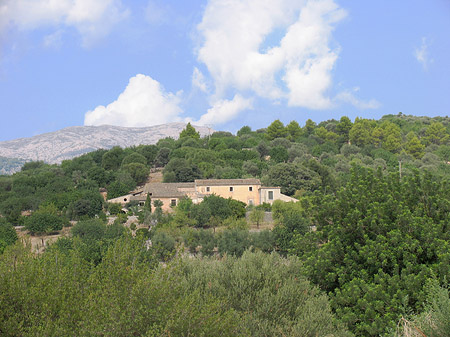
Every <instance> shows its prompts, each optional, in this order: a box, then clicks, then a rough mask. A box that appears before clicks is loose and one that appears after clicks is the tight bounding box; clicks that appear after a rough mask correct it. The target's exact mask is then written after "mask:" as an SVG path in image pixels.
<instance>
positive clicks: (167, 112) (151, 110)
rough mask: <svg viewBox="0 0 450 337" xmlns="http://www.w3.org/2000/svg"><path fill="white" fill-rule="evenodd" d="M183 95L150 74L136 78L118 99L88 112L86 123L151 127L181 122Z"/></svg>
mask: <svg viewBox="0 0 450 337" xmlns="http://www.w3.org/2000/svg"><path fill="white" fill-rule="evenodd" d="M180 95H181V93H178V94H176V95H175V94H173V93H168V92H165V90H164V89H163V88H162V86H161V84H160V83H159V82H158V81H156V80H154V79H152V78H151V77H150V76H146V75H142V74H138V75H136V76H134V77H132V78H130V81H129V83H128V85H127V87H126V88H125V90H124V92H122V93H121V94H120V95H119V97H118V98H117V100H115V101H114V102H112V103H110V104H108V105H107V106H106V107H105V106H103V105H100V106H98V107H96V108H95V109H94V110H92V111H88V112H87V113H86V115H85V118H84V124H85V125H102V124H109V125H119V126H150V125H158V124H164V123H169V122H176V121H181V118H180V117H179V114H180V113H181V112H182V109H181V108H180V106H179V104H180Z"/></svg>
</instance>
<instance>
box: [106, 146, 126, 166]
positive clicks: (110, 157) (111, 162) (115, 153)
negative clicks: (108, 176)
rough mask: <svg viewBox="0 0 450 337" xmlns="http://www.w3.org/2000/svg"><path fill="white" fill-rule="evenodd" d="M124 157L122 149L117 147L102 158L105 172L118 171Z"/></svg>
mask: <svg viewBox="0 0 450 337" xmlns="http://www.w3.org/2000/svg"><path fill="white" fill-rule="evenodd" d="M123 157H124V152H123V150H122V148H120V147H119V146H115V147H113V148H112V149H111V150H109V151H108V152H106V153H105V154H104V155H103V156H102V167H103V168H104V169H105V170H117V169H118V168H119V167H120V164H122V160H123Z"/></svg>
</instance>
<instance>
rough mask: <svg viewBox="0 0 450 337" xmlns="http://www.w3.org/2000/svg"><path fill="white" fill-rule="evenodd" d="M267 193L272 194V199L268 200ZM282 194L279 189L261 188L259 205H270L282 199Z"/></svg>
mask: <svg viewBox="0 0 450 337" xmlns="http://www.w3.org/2000/svg"><path fill="white" fill-rule="evenodd" d="M269 191H272V192H273V199H272V200H271V199H269ZM281 196H282V194H281V192H280V189H279V188H261V204H262V203H264V202H267V203H269V204H272V203H273V202H274V201H275V200H280V199H282V197H281Z"/></svg>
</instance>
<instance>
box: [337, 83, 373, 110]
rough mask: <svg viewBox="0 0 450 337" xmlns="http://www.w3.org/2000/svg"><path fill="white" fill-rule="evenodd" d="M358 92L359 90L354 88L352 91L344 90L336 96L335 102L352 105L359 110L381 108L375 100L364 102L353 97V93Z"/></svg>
mask: <svg viewBox="0 0 450 337" xmlns="http://www.w3.org/2000/svg"><path fill="white" fill-rule="evenodd" d="M358 91H359V88H354V89H353V91H350V90H345V91H342V92H340V93H339V94H337V95H336V97H335V100H336V101H340V102H345V103H349V104H351V105H353V106H354V107H356V108H358V109H360V110H369V109H378V108H379V107H381V104H380V102H378V101H377V100H375V99H371V100H369V101H364V100H361V99H359V98H358V97H356V96H355V93H356V92H358Z"/></svg>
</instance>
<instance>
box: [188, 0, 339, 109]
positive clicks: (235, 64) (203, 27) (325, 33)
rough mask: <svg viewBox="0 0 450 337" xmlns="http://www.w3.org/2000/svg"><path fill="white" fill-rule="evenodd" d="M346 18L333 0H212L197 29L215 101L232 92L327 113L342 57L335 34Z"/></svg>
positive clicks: (199, 58)
mask: <svg viewBox="0 0 450 337" xmlns="http://www.w3.org/2000/svg"><path fill="white" fill-rule="evenodd" d="M345 16H346V12H345V11H344V10H343V9H341V8H339V7H338V6H337V5H336V4H335V3H334V1H333V0H315V1H313V0H303V1H302V0H229V1H221V0H210V1H209V2H208V4H207V6H206V9H205V12H204V15H203V18H202V21H201V23H200V24H199V25H198V31H199V33H200V36H201V38H202V43H201V46H200V47H199V49H198V55H197V57H198V60H199V61H200V62H202V63H204V64H205V65H206V67H207V69H208V71H209V73H210V75H211V77H212V79H213V81H214V84H215V88H216V96H217V97H222V96H223V95H224V94H225V92H226V91H227V90H228V89H230V88H231V89H235V90H241V91H242V90H250V91H253V92H254V93H256V94H257V95H258V96H261V97H265V98H269V99H273V100H275V101H277V100H279V99H286V100H287V102H288V105H289V106H297V107H306V108H311V109H324V108H329V107H330V105H331V100H330V98H328V97H327V96H326V91H327V90H328V89H329V88H330V86H331V84H332V79H331V71H332V69H333V67H334V64H335V62H336V60H337V57H338V50H337V49H332V48H331V47H330V41H331V37H332V36H331V34H332V31H333V29H334V26H335V25H336V24H337V23H338V22H339V21H341V20H342V19H343V18H344V17H345ZM280 31H281V34H279V35H280V36H279V38H275V42H276V43H275V45H274V46H271V45H270V43H271V42H272V41H271V40H273V39H274V34H277V33H279V32H280ZM263 48H264V49H265V50H262V49H263Z"/></svg>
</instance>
